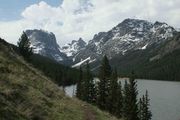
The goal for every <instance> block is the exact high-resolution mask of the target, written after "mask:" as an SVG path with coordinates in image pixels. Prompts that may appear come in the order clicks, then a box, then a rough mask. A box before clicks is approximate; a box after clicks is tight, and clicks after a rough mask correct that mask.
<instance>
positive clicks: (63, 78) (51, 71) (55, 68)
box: [16, 32, 79, 86]
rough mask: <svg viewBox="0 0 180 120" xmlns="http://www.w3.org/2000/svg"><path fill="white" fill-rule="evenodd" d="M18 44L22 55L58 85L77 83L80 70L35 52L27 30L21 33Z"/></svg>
mask: <svg viewBox="0 0 180 120" xmlns="http://www.w3.org/2000/svg"><path fill="white" fill-rule="evenodd" d="M17 45H18V49H16V51H17V52H18V53H19V54H20V55H22V56H23V57H24V59H25V60H27V61H28V62H29V63H31V64H32V65H33V66H34V67H35V68H37V69H39V70H40V71H42V72H43V73H44V75H45V76H47V77H49V78H51V79H52V80H53V81H54V82H55V83H57V84H58V85H62V86H67V85H71V84H75V83H76V82H77V80H78V79H79V71H78V70H76V69H73V68H70V67H68V66H63V65H61V64H60V63H58V62H56V61H54V60H52V59H50V58H47V57H43V56H41V55H38V54H33V51H32V48H31V47H30V40H29V39H28V37H27V35H26V33H25V32H23V34H22V35H21V37H20V39H19V41H18V44H17Z"/></svg>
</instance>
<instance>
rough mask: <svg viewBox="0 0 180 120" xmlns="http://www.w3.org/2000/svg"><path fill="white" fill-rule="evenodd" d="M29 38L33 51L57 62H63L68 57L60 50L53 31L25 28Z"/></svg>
mask: <svg viewBox="0 0 180 120" xmlns="http://www.w3.org/2000/svg"><path fill="white" fill-rule="evenodd" d="M25 32H26V34H27V36H28V38H29V39H30V42H31V45H32V47H33V51H34V53H37V54H40V55H43V56H47V57H49V58H51V59H54V60H56V61H58V62H63V61H65V60H67V59H68V57H67V56H66V55H65V54H64V53H62V52H61V51H60V47H59V45H58V44H57V42H56V37H55V35H54V34H53V33H51V32H50V33H49V32H47V31H44V30H36V29H35V30H26V31H25Z"/></svg>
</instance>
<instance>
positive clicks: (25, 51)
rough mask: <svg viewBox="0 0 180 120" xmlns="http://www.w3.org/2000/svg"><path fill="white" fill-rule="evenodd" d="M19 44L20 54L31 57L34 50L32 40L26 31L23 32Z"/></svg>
mask: <svg viewBox="0 0 180 120" xmlns="http://www.w3.org/2000/svg"><path fill="white" fill-rule="evenodd" d="M17 44H18V48H19V52H20V54H21V55H22V56H23V57H24V58H25V59H29V57H30V56H31V55H32V54H33V52H32V48H31V47H30V40H29V39H28V37H27V35H26V33H25V32H23V34H22V35H21V38H20V39H19V41H18V43H17Z"/></svg>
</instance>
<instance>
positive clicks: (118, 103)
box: [115, 82, 123, 118]
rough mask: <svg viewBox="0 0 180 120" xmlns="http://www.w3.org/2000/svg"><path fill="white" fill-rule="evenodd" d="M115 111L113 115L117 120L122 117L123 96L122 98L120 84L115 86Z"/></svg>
mask: <svg viewBox="0 0 180 120" xmlns="http://www.w3.org/2000/svg"><path fill="white" fill-rule="evenodd" d="M116 97H117V98H116V102H115V103H116V104H115V105H116V110H115V115H116V116H117V117H118V118H121V117H122V116H123V96H122V87H121V82H118V86H117V96H116Z"/></svg>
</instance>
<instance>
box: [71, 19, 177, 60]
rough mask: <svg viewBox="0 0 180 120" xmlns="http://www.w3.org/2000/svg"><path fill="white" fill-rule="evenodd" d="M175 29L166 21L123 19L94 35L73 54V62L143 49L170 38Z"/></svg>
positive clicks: (109, 56)
mask: <svg viewBox="0 0 180 120" xmlns="http://www.w3.org/2000/svg"><path fill="white" fill-rule="evenodd" d="M175 33H176V30H175V29H174V28H173V27H171V26H169V25H168V24H166V23H161V22H155V23H151V22H148V21H145V20H139V19H125V20H124V21H123V22H121V23H120V24H118V25H117V26H116V27H114V28H112V29H111V30H110V31H108V32H100V33H98V34H96V35H94V37H93V39H92V40H90V41H89V43H88V44H87V46H86V47H85V49H83V50H80V51H79V52H77V54H75V55H74V61H75V63H77V62H80V61H81V60H82V59H83V60H84V59H87V58H88V57H90V58H91V59H92V60H94V59H96V61H98V60H99V59H101V58H102V56H103V55H105V54H106V55H107V56H108V58H109V59H112V58H113V57H115V56H116V55H119V54H121V55H124V54H126V53H127V52H128V51H133V50H144V49H146V48H148V47H149V46H151V45H155V47H158V46H160V45H161V44H162V43H164V42H165V41H167V40H168V39H170V38H172V37H173V35H174V34H175Z"/></svg>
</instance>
